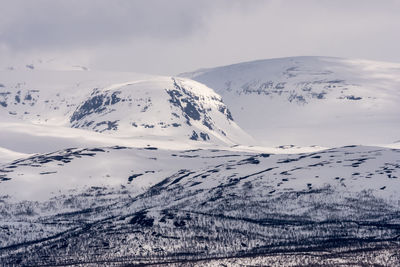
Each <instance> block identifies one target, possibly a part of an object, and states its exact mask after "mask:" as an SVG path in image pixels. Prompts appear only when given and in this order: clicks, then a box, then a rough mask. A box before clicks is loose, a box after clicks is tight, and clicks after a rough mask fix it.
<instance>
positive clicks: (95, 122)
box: [0, 71, 250, 144]
mask: <svg viewBox="0 0 400 267" xmlns="http://www.w3.org/2000/svg"><path fill="white" fill-rule="evenodd" d="M9 72H11V71H9ZM16 72H17V71H12V72H11V73H13V74H15V73H16ZM19 73H20V76H19V80H20V81H21V82H20V81H18V80H16V79H15V80H12V79H7V77H6V74H7V71H3V72H1V74H3V75H1V76H2V77H0V78H1V80H2V82H3V83H2V87H0V113H1V114H2V116H3V117H4V118H7V119H8V120H14V121H23V122H27V123H39V124H46V125H52V124H56V125H63V126H66V127H73V128H78V129H86V130H91V131H95V132H99V133H105V134H111V135H116V136H125V137H143V136H148V137H151V138H153V137H154V138H156V139H173V140H198V141H204V142H211V143H218V144H235V143H241V142H247V141H249V140H250V137H249V136H248V135H247V134H245V133H244V132H243V131H242V130H241V129H240V128H239V127H238V126H237V125H236V123H235V122H234V121H233V118H232V116H231V114H230V112H229V109H228V108H227V106H226V105H225V104H224V103H223V102H222V100H221V97H220V96H219V95H218V94H216V93H215V92H214V91H213V90H212V89H210V88H208V87H206V86H204V85H202V84H200V83H197V82H195V81H190V80H188V79H182V78H173V77H145V78H144V79H138V78H136V80H135V79H134V78H133V80H132V81H130V82H123V83H121V82H122V81H124V80H127V79H129V75H125V76H123V77H121V78H119V77H117V78H118V79H119V80H117V78H116V77H114V76H115V75H111V74H108V76H109V79H107V75H104V74H103V76H105V77H101V75H102V74H101V73H99V74H96V73H93V72H90V71H88V72H65V73H66V75H69V79H68V80H66V81H60V80H56V82H54V81H53V82H52V81H51V80H50V81H48V82H47V83H46V82H44V81H42V80H41V83H38V82H37V81H36V80H38V79H35V78H36V77H35V75H33V74H35V73H38V75H40V74H42V75H43V71H30V72H19ZM54 73H55V75H60V76H61V75H62V74H63V73H64V72H63V71H57V72H54ZM75 74H76V75H75ZM85 74H87V75H88V77H87V76H85ZM90 75H91V76H92V77H95V78H96V80H95V81H96V82H89V83H88V82H86V80H85V79H87V80H89V79H90V78H92V77H91V76H90ZM16 76H17V75H16ZM97 77H99V79H98V80H97ZM116 81H118V82H116ZM94 85H96V86H94Z"/></svg>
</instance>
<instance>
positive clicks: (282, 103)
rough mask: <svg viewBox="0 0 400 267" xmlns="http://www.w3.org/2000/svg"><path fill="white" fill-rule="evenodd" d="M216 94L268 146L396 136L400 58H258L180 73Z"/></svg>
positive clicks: (367, 142) (384, 141) (360, 141)
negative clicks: (396, 60) (395, 59)
mask: <svg viewBox="0 0 400 267" xmlns="http://www.w3.org/2000/svg"><path fill="white" fill-rule="evenodd" d="M181 76H183V77H188V78H191V79H194V80H196V81H199V82H201V83H204V84H205V85H207V86H209V87H211V88H213V89H214V90H215V91H216V92H217V93H218V94H220V95H221V96H222V98H223V100H224V102H225V103H226V104H227V105H228V106H229V108H230V110H231V111H232V115H233V117H234V118H235V119H236V121H237V122H238V124H239V125H240V126H241V127H242V128H243V129H244V130H245V131H247V132H248V133H249V134H251V135H252V136H253V137H255V138H256V139H257V140H258V141H260V142H263V143H264V144H265V145H268V146H275V145H278V144H279V145H283V144H295V145H315V144H317V145H321V146H328V147H333V146H343V145H349V144H363V145H372V144H387V143H393V142H395V141H398V140H399V139H400V126H399V125H400V117H399V116H398V114H399V113H400V106H399V105H398V103H399V101H400V64H395V63H386V62H375V61H367V60H351V59H341V58H329V57H293V58H278V59H268V60H259V61H253V62H246V63H239V64H235V65H230V66H223V67H217V68H211V69H202V70H199V71H196V72H192V73H185V74H182V75H181Z"/></svg>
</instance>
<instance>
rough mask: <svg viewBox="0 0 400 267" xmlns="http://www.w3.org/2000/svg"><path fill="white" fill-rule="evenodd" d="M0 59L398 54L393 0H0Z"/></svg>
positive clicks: (119, 62)
mask: <svg viewBox="0 0 400 267" xmlns="http://www.w3.org/2000/svg"><path fill="white" fill-rule="evenodd" d="M0 10H1V11H2V14H1V16H0V63H1V62H2V61H7V60H8V59H10V60H17V61H19V60H26V58H28V57H29V58H33V57H38V56H40V57H51V58H59V57H67V58H68V59H71V60H73V61H78V62H79V61H80V60H82V58H84V59H85V64H86V62H87V64H88V65H89V67H91V68H92V69H108V70H129V71H137V72H149V73H158V74H176V73H178V72H184V71H190V70H193V69H197V68H200V67H213V66H216V65H224V64H231V63H237V62H241V61H248V60H255V59H262V58H272V57H286V56H303V55H305V56H307V55H316V56H319V55H323V56H339V57H353V58H354V57H356V58H365V59H374V60H386V61H400V50H399V49H398V47H399V44H400V35H399V34H398V33H399V32H400V16H399V15H398V14H400V1H399V0H385V1H377V0H335V1H333V0H301V1H299V0H79V1H77V0H35V1H33V0H25V1H22V0H12V1H11V0H10V1H1V0H0Z"/></svg>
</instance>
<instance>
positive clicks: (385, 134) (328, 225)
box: [0, 57, 400, 266]
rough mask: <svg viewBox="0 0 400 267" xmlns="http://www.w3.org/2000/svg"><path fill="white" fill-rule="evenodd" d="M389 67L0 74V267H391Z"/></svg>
mask: <svg viewBox="0 0 400 267" xmlns="http://www.w3.org/2000/svg"><path fill="white" fill-rule="evenodd" d="M399 66H400V65H396V64H389V63H379V62H370V61H351V60H345V59H335V58H320V57H317V58H310V57H301V58H288V59H275V60H266V61H257V62H250V63H241V64H237V65H233V66H227V67H220V68H215V69H209V70H202V71H200V72H195V73H191V74H185V75H182V76H187V77H190V78H193V79H195V80H198V81H194V80H191V79H189V78H185V77H161V76H153V75H144V74H134V73H118V72H98V71H92V70H88V71H83V70H80V71H77V70H70V69H69V67H62V66H61V67H57V68H55V69H52V68H51V67H48V66H47V65H42V66H41V67H37V66H36V65H35V67H33V68H30V67H26V66H25V67H22V69H21V68H14V69H12V70H10V69H6V70H4V71H0V217H1V220H0V265H4V266H7V265H22V266H38V265H45V266H57V265H83V266H86V265H87V266H92V265H107V266H108V265H118V266H119V265H128V266H129V265H130V264H133V265H135V264H138V265H140V264H153V265H157V264H168V265H172V266H173V265H174V264H175V265H177V266H182V264H187V265H189V266H191V265H199V266H207V265H208V266H216V265H218V264H222V265H227V266H229V265H233V266H235V265H244V266H246V265H250V266H255V265H272V266H288V265H295V266H303V265H308V266H310V265H321V264H322V265H324V264H325V265H333V266H336V265H344V264H349V265H357V264H358V265H373V264H375V265H383V266H396V264H397V263H398V262H400V253H399V251H400V250H399V247H400V239H399V236H400V213H399V211H400V194H399V193H400V143H399V142H398V140H400V134H399V131H398V129H400V127H399V126H398V122H399V120H400V119H399V118H398V114H399V113H398V112H399V111H400V110H399V109H400V108H399V107H398V105H397V102H396V101H398V100H400V99H398V98H399V93H398V90H397V88H400V87H397V86H398V84H399V83H400V81H399V76H398V74H399V70H400V67H399ZM199 81H200V82H199ZM203 83H204V84H203ZM205 84H206V85H205ZM221 96H222V97H221ZM225 101H226V103H227V105H226V104H225ZM230 110H232V114H231V112H230ZM234 119H235V121H236V119H237V120H238V122H239V123H238V124H236V122H235V121H234ZM242 126H244V129H245V130H247V131H249V132H250V133H251V134H252V135H254V136H255V137H256V140H254V139H252V138H251V137H250V136H249V135H248V134H247V133H246V132H245V131H244V130H242V128H241V127H242ZM357 134H358V136H357V137H358V138H357V139H356V138H355V137H356V135H357ZM257 141H258V142H257ZM263 142H264V143H263ZM344 143H356V144H358V143H362V144H372V143H381V144H382V145H381V146H366V145H350V146H342V145H341V144H344ZM265 144H269V145H271V147H266V146H265ZM314 144H316V145H314ZM335 144H336V145H337V146H336V147H333V145H335ZM299 145H300V146H299ZM301 145H309V146H307V147H306V146H301ZM321 145H322V146H323V145H325V146H331V145H332V146H331V147H330V148H326V147H325V148H324V147H321Z"/></svg>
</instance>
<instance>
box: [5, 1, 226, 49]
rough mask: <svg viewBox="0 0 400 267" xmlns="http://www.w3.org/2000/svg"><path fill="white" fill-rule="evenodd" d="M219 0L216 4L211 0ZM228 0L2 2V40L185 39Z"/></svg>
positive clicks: (15, 44)
mask: <svg viewBox="0 0 400 267" xmlns="http://www.w3.org/2000/svg"><path fill="white" fill-rule="evenodd" d="M215 2H217V4H216V3H215ZM228 6H229V1H211V0H206V1H188V0H173V1H166V0H143V1H141V0H133V1H132V0H95V1H94V0H83V1H82V0H58V1H54V0H36V1H20V0H16V1H8V2H6V1H4V2H2V4H0V7H1V8H0V9H1V10H2V11H3V12H2V16H3V19H1V20H0V38H1V39H0V42H1V43H3V44H5V45H7V46H8V47H9V48H11V49H14V50H27V49H30V48H34V49H35V48H49V47H50V48H52V47H56V48H59V47H79V46H82V45H96V44H104V43H114V42H121V41H128V40H131V39H138V38H156V39H170V38H183V37H185V36H188V35H191V34H193V33H194V32H196V31H197V30H198V29H200V28H201V27H202V25H203V21H204V20H205V19H207V16H208V14H210V13H212V12H213V11H215V10H218V9H224V8H227V7H228Z"/></svg>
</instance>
